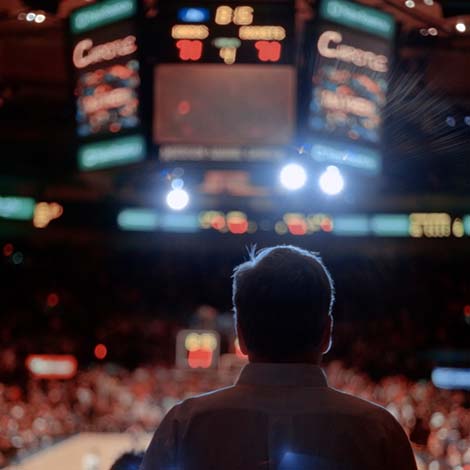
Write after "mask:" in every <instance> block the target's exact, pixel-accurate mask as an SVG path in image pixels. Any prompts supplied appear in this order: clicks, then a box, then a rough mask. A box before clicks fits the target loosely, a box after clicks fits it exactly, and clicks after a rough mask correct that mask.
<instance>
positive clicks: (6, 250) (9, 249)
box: [3, 243, 15, 256]
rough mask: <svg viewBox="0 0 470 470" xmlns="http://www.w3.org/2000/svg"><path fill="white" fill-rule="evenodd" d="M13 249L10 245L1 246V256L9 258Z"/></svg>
mask: <svg viewBox="0 0 470 470" xmlns="http://www.w3.org/2000/svg"><path fill="white" fill-rule="evenodd" d="M14 249H15V248H14V247H13V245H12V244H11V243H7V244H6V245H4V246H3V256H11V255H12V254H13V251H14Z"/></svg>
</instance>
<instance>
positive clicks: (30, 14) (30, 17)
mask: <svg viewBox="0 0 470 470" xmlns="http://www.w3.org/2000/svg"><path fill="white" fill-rule="evenodd" d="M34 18H36V13H33V12H32V11H30V12H29V13H28V14H27V15H26V21H34Z"/></svg>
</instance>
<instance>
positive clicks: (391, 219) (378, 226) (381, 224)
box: [370, 214, 410, 237]
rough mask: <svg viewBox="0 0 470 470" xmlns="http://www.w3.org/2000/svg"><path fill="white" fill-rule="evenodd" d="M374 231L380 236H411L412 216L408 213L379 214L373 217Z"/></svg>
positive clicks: (371, 223)
mask: <svg viewBox="0 0 470 470" xmlns="http://www.w3.org/2000/svg"><path fill="white" fill-rule="evenodd" d="M370 225H371V229H372V233H373V234H374V235H376V236H380V237H409V236H410V217H409V215H408V214H377V215H374V216H372V217H371V219H370Z"/></svg>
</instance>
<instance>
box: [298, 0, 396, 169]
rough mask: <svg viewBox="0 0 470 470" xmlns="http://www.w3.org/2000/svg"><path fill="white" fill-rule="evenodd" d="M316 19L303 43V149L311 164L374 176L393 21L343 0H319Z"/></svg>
mask: <svg viewBox="0 0 470 470" xmlns="http://www.w3.org/2000/svg"><path fill="white" fill-rule="evenodd" d="M318 16H319V19H318V21H317V22H316V23H315V25H314V26H313V28H312V29H311V30H310V32H309V33H307V38H306V39H307V41H306V42H307V47H308V48H309V49H310V50H309V51H307V53H309V54H310V55H311V56H312V57H313V61H312V68H311V71H310V79H311V80H310V88H309V90H308V92H307V96H306V99H305V104H306V105H307V106H308V109H307V110H306V112H305V122H304V126H303V127H304V132H305V134H304V136H305V137H306V140H307V143H308V144H310V145H307V148H308V149H309V153H310V154H311V157H312V158H313V159H314V160H315V161H318V162H328V163H333V164H335V165H336V164H338V165H345V166H349V167H354V168H357V169H359V170H362V171H364V172H367V173H372V174H374V173H378V172H379V171H380V167H381V151H380V148H381V140H382V121H383V109H384V107H385V105H386V97H387V86H388V72H389V70H390V66H391V53H392V45H393V41H394V36H395V23H394V20H393V17H392V16H391V15H388V14H387V13H384V12H382V11H379V10H375V9H372V8H369V7H365V6H363V5H360V4H357V3H353V2H350V1H348V0H323V1H322V2H321V4H320V8H319V15H318Z"/></svg>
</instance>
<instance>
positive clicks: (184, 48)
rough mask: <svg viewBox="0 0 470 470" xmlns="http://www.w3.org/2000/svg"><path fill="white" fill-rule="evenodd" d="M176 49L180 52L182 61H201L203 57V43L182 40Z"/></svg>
mask: <svg viewBox="0 0 470 470" xmlns="http://www.w3.org/2000/svg"><path fill="white" fill-rule="evenodd" d="M176 47H177V48H178V49H179V50H180V52H179V56H180V59H181V60H199V59H200V58H201V56H202V41H191V40H190V39H180V40H179V41H178V42H177V43H176Z"/></svg>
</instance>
